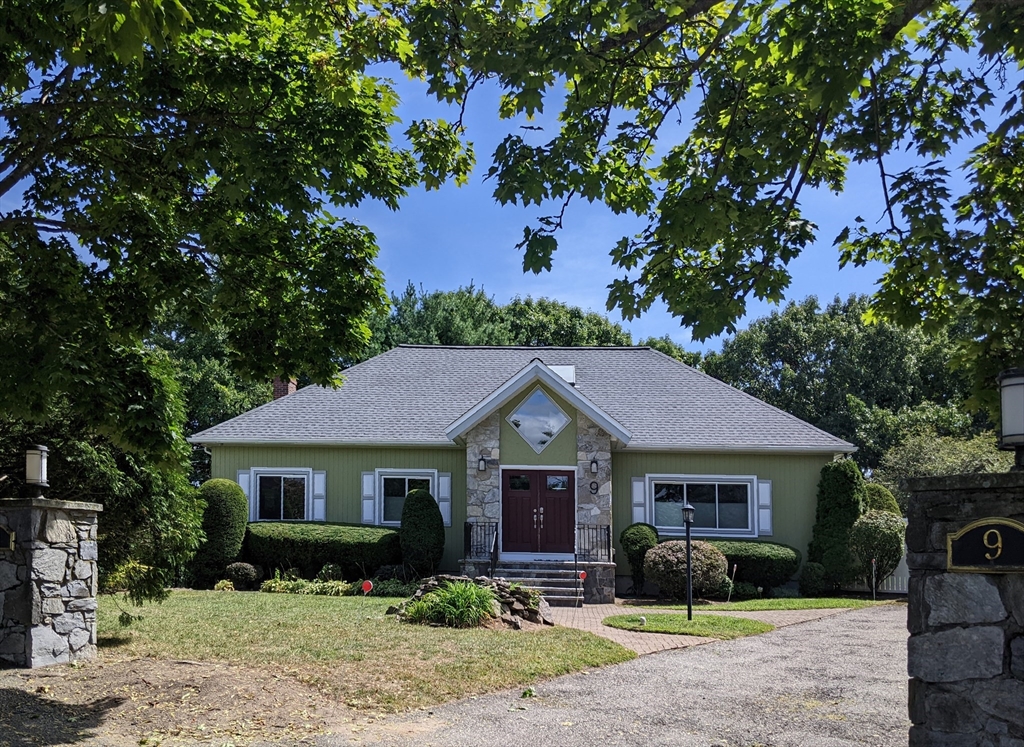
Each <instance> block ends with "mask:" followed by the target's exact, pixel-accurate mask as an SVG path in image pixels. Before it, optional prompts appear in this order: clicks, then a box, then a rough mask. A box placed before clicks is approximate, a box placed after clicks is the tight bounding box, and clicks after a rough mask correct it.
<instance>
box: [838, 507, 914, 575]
mask: <svg viewBox="0 0 1024 747" xmlns="http://www.w3.org/2000/svg"><path fill="white" fill-rule="evenodd" d="M906 533H907V527H906V525H905V524H904V523H903V519H902V518H901V517H899V516H897V515H895V514H892V513H890V512H889V511H868V512H867V513H866V514H864V515H863V516H861V517H860V518H859V519H857V521H856V523H855V524H854V525H853V529H851V530H850V549H851V550H852V551H853V554H854V555H855V556H856V558H857V562H858V567H859V569H860V577H861V579H862V580H863V581H864V585H865V586H867V587H868V588H869V589H870V588H871V560H872V558H873V559H874V561H875V589H877V588H878V587H879V586H880V585H881V583H882V582H883V581H884V580H885V579H887V578H889V576H891V575H892V573H893V571H895V570H896V566H898V565H899V564H900V560H901V559H902V558H903V550H904V540H905V538H906Z"/></svg>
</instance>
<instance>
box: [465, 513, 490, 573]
mask: <svg viewBox="0 0 1024 747" xmlns="http://www.w3.org/2000/svg"><path fill="white" fill-rule="evenodd" d="M462 543H463V544H462V552H463V555H464V556H465V558H466V560H489V561H490V562H491V575H492V576H493V575H494V566H495V565H496V564H497V551H498V522H496V521H467V522H466V523H465V524H464V525H463V539H462Z"/></svg>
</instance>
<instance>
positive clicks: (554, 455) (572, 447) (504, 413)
mask: <svg viewBox="0 0 1024 747" xmlns="http://www.w3.org/2000/svg"><path fill="white" fill-rule="evenodd" d="M535 388H536V387H533V386H530V387H527V388H526V389H525V390H524V391H522V392H520V393H519V394H517V395H516V396H515V397H514V398H513V399H512V400H511V401H510V402H508V403H507V404H506V405H505V406H504V407H502V408H501V446H500V447H499V449H500V452H499V453H500V454H501V463H502V464H515V465H525V464H554V465H558V466H568V465H571V464H576V408H574V407H572V406H571V405H570V404H569V403H568V402H566V401H565V400H564V399H562V398H561V397H559V396H558V395H557V394H555V393H554V392H553V391H551V390H550V389H548V388H547V387H546V386H545V385H543V384H541V385H540V388H541V389H542V390H543V391H544V393H545V394H546V395H548V396H549V397H551V399H552V400H553V401H554V402H555V404H557V405H558V406H559V407H561V408H562V411H563V412H564V413H565V414H566V415H568V416H569V424H568V425H566V426H565V428H563V429H562V431H561V432H560V433H559V434H558V435H557V436H555V440H554V441H552V442H551V443H550V444H548V445H547V447H546V448H545V449H544V451H542V452H541V453H540V454H538V453H537V452H535V451H534V450H533V447H532V446H530V444H528V443H526V441H525V440H523V437H522V436H520V435H519V432H518V431H517V430H516V429H515V428H513V427H512V425H511V424H510V423H509V422H508V420H506V418H507V417H508V416H509V415H511V414H512V411H513V410H515V409H516V407H518V406H519V403H520V402H522V401H523V400H524V399H526V397H527V396H528V395H530V394H532V393H533V390H534V389H535Z"/></svg>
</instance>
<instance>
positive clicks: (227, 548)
mask: <svg viewBox="0 0 1024 747" xmlns="http://www.w3.org/2000/svg"><path fill="white" fill-rule="evenodd" d="M199 497H200V498H201V499H202V500H203V501H204V502H205V503H206V510H204V511H203V532H204V533H205V534H206V541H205V542H203V544H201V545H200V546H199V549H198V550H196V554H195V557H194V558H193V559H192V574H193V576H194V578H195V582H196V584H197V585H198V586H204V587H207V588H209V587H210V586H211V585H212V584H214V583H216V582H217V581H218V580H219V579H222V578H224V570H225V569H226V568H227V566H228V563H231V562H232V561H234V560H235V559H236V558H238V553H239V551H240V550H241V549H242V540H243V539H244V538H245V524H246V522H247V521H248V520H249V501H248V500H247V499H246V497H245V493H243V492H242V489H241V488H240V487H239V486H238V485H237V484H236V483H234V482H232V481H231V480H224V479H221V478H215V479H213V480H207V481H206V482H204V483H203V484H202V486H201V487H200V488H199Z"/></svg>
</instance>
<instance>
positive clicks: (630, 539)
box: [619, 523, 658, 595]
mask: <svg viewBox="0 0 1024 747" xmlns="http://www.w3.org/2000/svg"><path fill="white" fill-rule="evenodd" d="M619 544H621V545H622V552H624V553H625V554H626V559H627V560H628V561H629V571H630V575H631V576H632V577H633V593H634V594H636V595H640V594H642V593H643V591H644V583H645V581H646V579H645V578H644V557H645V556H646V555H647V551H648V550H650V549H651V548H652V547H657V545H658V530H657V529H655V528H654V527H653V526H651V525H650V524H643V523H636V524H630V525H629V526H628V527H626V528H625V529H623V530H622V534H620V535H619Z"/></svg>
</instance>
